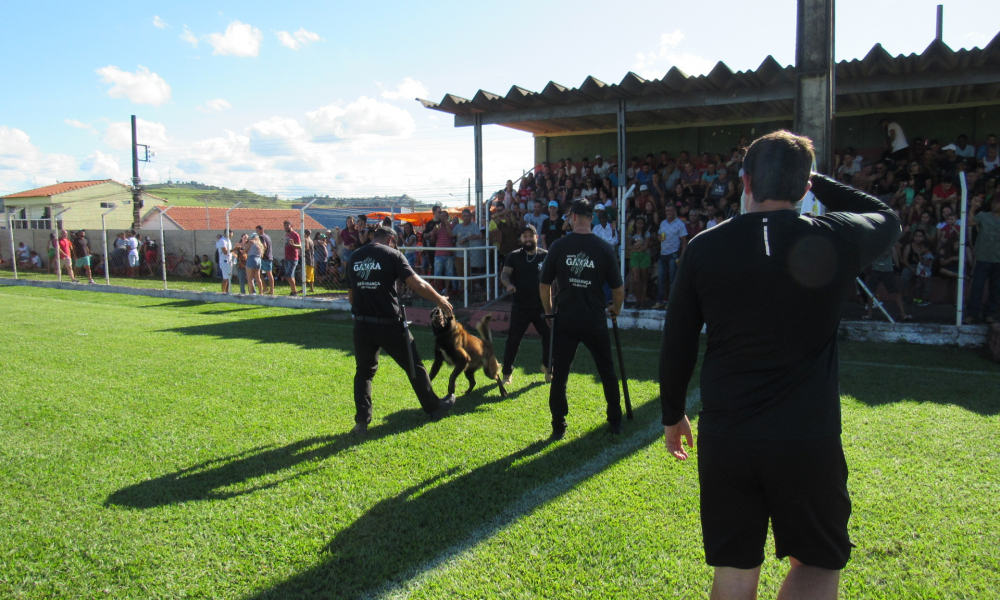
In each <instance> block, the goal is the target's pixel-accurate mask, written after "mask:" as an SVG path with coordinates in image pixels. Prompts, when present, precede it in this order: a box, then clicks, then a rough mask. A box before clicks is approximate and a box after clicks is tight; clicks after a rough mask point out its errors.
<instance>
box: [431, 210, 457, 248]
mask: <svg viewBox="0 0 1000 600" xmlns="http://www.w3.org/2000/svg"><path fill="white" fill-rule="evenodd" d="M446 214H447V213H446ZM445 219H446V220H444V221H441V222H439V223H438V225H437V227H435V228H434V231H433V232H432V235H433V236H434V246H436V247H438V248H449V247H452V246H454V239H453V237H452V235H451V223H449V222H448V221H447V216H445ZM451 255H452V252H451V250H438V251H437V252H435V253H434V256H435V257H438V256H451Z"/></svg>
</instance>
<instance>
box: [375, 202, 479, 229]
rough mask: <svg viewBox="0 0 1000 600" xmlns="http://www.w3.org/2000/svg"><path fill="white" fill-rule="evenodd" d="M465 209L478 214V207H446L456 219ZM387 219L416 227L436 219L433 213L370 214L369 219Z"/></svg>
mask: <svg viewBox="0 0 1000 600" xmlns="http://www.w3.org/2000/svg"><path fill="white" fill-rule="evenodd" d="M465 209H469V210H470V211H472V212H473V213H475V212H476V207H474V206H460V207H457V208H451V207H444V210H445V211H447V213H448V214H449V215H450V216H455V217H457V216H461V214H462V211H463V210H465ZM386 217H392V219H393V220H395V221H403V222H406V223H413V224H414V225H426V224H427V221H430V220H431V219H433V218H434V213H433V212H418V213H395V214H393V213H387V212H373V213H368V218H369V219H378V220H379V221H381V220H382V219H384V218H386Z"/></svg>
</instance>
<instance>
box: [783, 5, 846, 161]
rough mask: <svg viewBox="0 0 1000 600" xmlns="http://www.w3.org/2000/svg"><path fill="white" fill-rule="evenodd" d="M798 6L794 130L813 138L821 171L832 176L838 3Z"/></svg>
mask: <svg viewBox="0 0 1000 600" xmlns="http://www.w3.org/2000/svg"><path fill="white" fill-rule="evenodd" d="M797 4H798V20H797V25H796V35H795V99H794V103H793V115H794V124H793V129H794V130H795V132H796V133H798V134H800V135H804V136H808V137H809V138H810V139H812V141H813V145H814V146H815V148H816V167H817V170H818V171H819V172H820V173H825V174H827V175H829V174H831V173H832V171H831V165H832V164H833V159H832V157H833V132H834V129H833V119H834V116H833V115H834V98H835V97H836V69H835V67H836V64H835V62H834V60H833V57H834V35H833V34H834V0H798V3H797Z"/></svg>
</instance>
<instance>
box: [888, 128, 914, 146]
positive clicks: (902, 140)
mask: <svg viewBox="0 0 1000 600" xmlns="http://www.w3.org/2000/svg"><path fill="white" fill-rule="evenodd" d="M888 131H889V133H892V132H896V137H895V138H894V139H893V140H892V151H893V152H899V151H900V150H902V149H903V148H906V147H908V146H909V144H907V143H906V134H904V133H903V128H902V127H900V126H899V123H897V122H895V121H893V122H892V123H889V128H888Z"/></svg>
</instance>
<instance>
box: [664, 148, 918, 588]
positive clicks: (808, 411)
mask: <svg viewBox="0 0 1000 600" xmlns="http://www.w3.org/2000/svg"><path fill="white" fill-rule="evenodd" d="M813 157H814V151H813V145H812V142H811V141H810V140H809V139H808V138H804V137H800V136H797V135H794V134H792V133H789V132H787V131H778V132H775V133H772V134H769V135H766V136H764V137H762V138H760V139H758V140H757V141H755V142H754V143H753V144H752V145H751V146H750V148H749V150H747V153H746V159H745V161H744V163H743V170H744V173H745V174H744V175H743V184H744V187H745V189H746V192H745V196H744V207H743V211H741V212H742V213H743V214H740V215H738V216H736V217H734V218H732V219H730V220H728V221H726V222H725V223H722V224H721V225H718V226H716V227H714V228H712V229H710V230H707V231H705V232H703V233H701V234H699V235H698V236H697V237H695V238H694V239H693V240H691V242H690V244H688V247H687V251H686V252H685V253H684V258H683V259H682V261H681V265H680V269H679V272H678V274H677V278H676V280H675V282H674V285H673V288H672V290H671V294H670V300H669V304H668V305H667V315H666V322H665V324H664V331H663V347H662V352H661V353H660V398H661V402H662V405H663V425H664V437H665V443H666V446H667V450H668V451H669V452H670V453H671V454H672V455H673V456H674V457H675V458H678V459H680V460H684V459H686V458H687V456H688V455H687V451H685V450H684V448H683V447H682V440H686V441H687V444H688V446H689V447H690V446H691V444H692V439H691V437H692V436H691V425H690V424H689V423H688V418H687V417H686V416H685V414H684V412H685V398H686V396H687V387H688V381H689V380H690V379H691V374H692V372H693V371H694V367H695V363H696V362H697V360H698V345H699V337H700V333H701V329H702V325H703V324H704V325H706V326H707V331H708V345H707V349H706V351H705V359H704V364H703V365H702V368H701V401H702V406H703V408H702V411H701V416H700V420H699V429H700V431H699V436H698V478H699V481H700V483H701V522H702V535H703V538H704V547H705V559H706V562H707V563H708V564H709V565H711V566H713V567H715V581H714V583H713V586H712V598H734V599H742V598H746V599H750V598H756V597H757V582H758V578H759V576H760V566H761V563H762V562H763V560H764V543H765V541H766V539H767V528H768V522H769V521H770V524H771V527H772V528H773V530H774V541H775V550H776V554H777V557H778V558H779V559H783V558H785V557H788V559H789V564H790V569H789V572H788V576H787V577H786V578H785V581H784V584H783V585H782V588H781V592H780V593H779V594H778V597H779V598H786V597H787V598H811V599H817V600H823V599H833V598H836V597H837V588H838V584H839V580H840V570H841V569H843V568H844V566H845V565H846V564H847V561H848V559H849V558H850V555H851V547H852V544H851V540H850V538H849V537H848V533H847V523H848V519H849V518H850V515H851V499H850V496H849V495H848V491H847V463H846V461H845V459H844V452H843V449H842V447H841V443H840V434H841V426H840V390H839V381H838V378H839V377H838V369H837V360H838V351H837V330H838V326H839V324H840V312H841V306H842V305H843V302H844V300H845V298H846V296H847V294H848V292H849V291H850V289H851V288H852V286H853V282H854V278H855V277H856V276H857V274H858V273H859V272H861V271H862V270H864V269H865V268H866V267H867V266H868V265H869V264H871V263H872V261H873V260H875V259H876V258H877V257H878V256H879V255H881V254H882V253H884V252H885V251H886V250H887V249H889V248H891V247H892V245H893V244H894V243H895V242H896V240H897V239H898V238H899V233H900V224H899V217H897V216H896V214H895V213H894V212H893V211H892V210H891V209H890V208H889V207H888V206H886V205H885V204H883V203H882V202H880V201H878V200H877V199H875V198H874V197H872V196H869V195H867V194H865V193H863V192H859V191H857V190H854V189H853V188H850V187H848V186H845V185H842V184H840V183H837V182H835V181H833V180H832V179H829V178H827V177H824V176H822V175H817V174H810V168H811V165H812V164H813ZM810 188H811V189H812V191H813V193H815V195H816V197H817V198H818V199H819V200H820V201H821V202H823V204H825V205H826V207H827V209H828V210H829V211H830V212H828V213H827V214H825V215H823V216H820V217H814V216H809V215H802V216H800V215H799V214H798V213H797V212H796V211H795V203H796V202H797V201H798V200H800V199H802V197H803V196H804V195H805V194H806V192H808V191H809V190H810Z"/></svg>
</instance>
